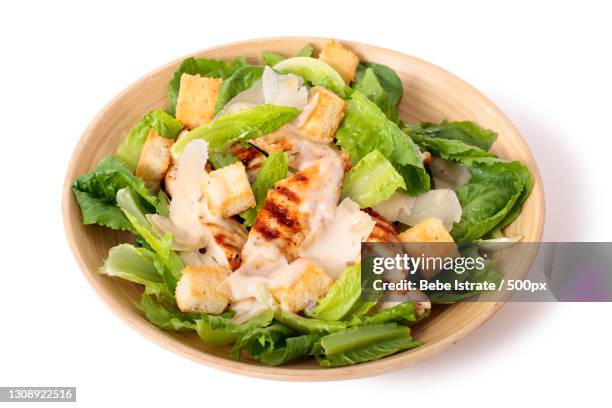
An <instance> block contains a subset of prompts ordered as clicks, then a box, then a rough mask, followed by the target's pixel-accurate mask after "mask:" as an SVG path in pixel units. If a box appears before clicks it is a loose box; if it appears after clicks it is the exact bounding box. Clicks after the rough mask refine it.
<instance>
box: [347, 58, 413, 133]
mask: <svg viewBox="0 0 612 408" xmlns="http://www.w3.org/2000/svg"><path fill="white" fill-rule="evenodd" d="M366 64H367V63H366ZM375 66H377V67H384V68H383V69H380V68H378V69H379V72H383V75H385V74H387V72H388V71H386V70H389V71H390V73H391V77H389V78H387V77H386V76H379V75H377V74H376V71H374V68H372V67H368V66H367V65H365V64H364V63H360V64H359V66H358V67H357V76H356V79H355V83H354V84H353V89H354V90H356V91H359V92H361V93H362V94H364V95H365V96H366V97H367V98H368V99H370V100H371V101H372V102H374V103H375V104H376V105H377V106H378V107H379V108H380V110H381V111H382V112H383V113H384V114H385V115H386V116H387V118H389V120H391V121H392V122H394V123H398V121H399V116H398V113H397V104H398V102H399V100H400V98H401V97H402V95H403V92H404V89H403V87H402V83H401V81H400V79H399V78H398V77H397V75H395V73H394V72H393V71H391V70H390V69H389V68H388V67H385V66H383V65H377V64H375ZM393 77H394V78H393ZM387 79H389V80H390V82H389V81H388V82H386V85H387V89H385V88H384V87H383V85H382V83H381V81H386V80H387Z"/></svg>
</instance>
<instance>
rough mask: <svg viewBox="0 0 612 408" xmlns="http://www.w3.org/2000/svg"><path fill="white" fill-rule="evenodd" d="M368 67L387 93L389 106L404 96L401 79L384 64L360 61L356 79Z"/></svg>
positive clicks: (394, 104)
mask: <svg viewBox="0 0 612 408" xmlns="http://www.w3.org/2000/svg"><path fill="white" fill-rule="evenodd" d="M368 69H371V70H372V72H373V73H374V75H376V79H377V80H378V82H379V83H380V85H381V87H382V88H383V89H384V90H385V93H386V94H387V98H388V99H389V104H390V105H391V106H397V104H398V103H399V101H400V99H402V96H404V87H403V85H402V80H401V79H400V78H399V77H398V76H397V74H396V73H395V71H393V70H392V69H391V68H389V67H388V66H386V65H382V64H376V63H374V62H367V61H362V62H360V63H359V65H358V66H357V80H359V78H360V77H362V76H363V75H365V72H366V71H367V70H368Z"/></svg>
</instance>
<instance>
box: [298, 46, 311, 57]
mask: <svg viewBox="0 0 612 408" xmlns="http://www.w3.org/2000/svg"><path fill="white" fill-rule="evenodd" d="M313 53H314V47H313V46H312V44H306V45H304V46H303V47H302V49H301V50H300V52H298V53H297V56H298V57H312V54H313Z"/></svg>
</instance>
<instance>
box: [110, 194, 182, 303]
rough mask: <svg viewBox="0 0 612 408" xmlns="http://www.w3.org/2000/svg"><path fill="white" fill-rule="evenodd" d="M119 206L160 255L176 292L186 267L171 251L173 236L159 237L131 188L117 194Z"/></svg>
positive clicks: (171, 285)
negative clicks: (177, 284) (177, 283)
mask: <svg viewBox="0 0 612 408" xmlns="http://www.w3.org/2000/svg"><path fill="white" fill-rule="evenodd" d="M117 204H119V207H121V210H122V211H123V214H125V216H126V217H127V219H128V220H129V221H130V223H131V224H132V227H133V229H134V230H135V231H136V232H137V233H138V235H140V236H141V237H142V238H143V239H144V240H145V241H146V243H147V244H148V245H149V246H150V247H151V248H152V249H153V250H154V251H155V253H156V254H157V255H159V257H160V258H161V260H162V262H163V264H164V265H165V266H166V268H168V270H169V271H170V273H171V275H172V277H173V278H174V279H173V280H172V281H169V282H167V284H169V290H170V291H171V292H174V288H175V287H176V282H178V279H180V277H181V271H182V270H183V267H184V265H183V262H182V261H181V259H180V258H179V256H178V255H177V254H176V252H174V251H172V250H171V249H170V246H171V244H172V234H170V233H167V234H165V235H164V236H163V237H159V236H158V235H157V234H156V233H155V231H154V230H153V226H152V225H151V223H150V222H149V221H148V220H147V218H146V217H145V214H146V211H145V209H144V208H143V207H142V206H141V205H140V202H139V200H138V198H137V197H136V195H135V193H134V191H133V190H132V189H131V188H130V187H126V188H122V189H121V190H119V191H118V192H117Z"/></svg>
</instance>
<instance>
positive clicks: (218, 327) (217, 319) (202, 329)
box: [196, 310, 274, 346]
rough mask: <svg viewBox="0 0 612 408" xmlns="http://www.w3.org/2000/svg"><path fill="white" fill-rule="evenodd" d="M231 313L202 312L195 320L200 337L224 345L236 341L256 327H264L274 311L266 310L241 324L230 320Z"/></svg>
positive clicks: (270, 320) (272, 316)
mask: <svg viewBox="0 0 612 408" xmlns="http://www.w3.org/2000/svg"><path fill="white" fill-rule="evenodd" d="M231 317H232V316H231V315H227V314H226V315H221V316H213V315H207V314H203V315H201V316H200V318H199V319H198V320H196V325H197V332H198V335H199V336H200V338H201V339H202V340H203V341H205V342H207V343H212V344H216V345H219V346H225V345H229V344H233V343H235V342H236V340H237V339H239V338H240V336H242V335H245V334H246V333H248V332H250V331H253V330H255V329H258V328H262V327H266V326H268V325H269V324H270V323H271V322H272V319H273V318H274V313H273V312H272V311H271V310H267V311H265V312H263V313H261V314H260V315H258V316H255V317H254V318H252V319H251V320H249V321H247V322H244V323H242V324H238V323H235V322H234V321H233V320H231Z"/></svg>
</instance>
